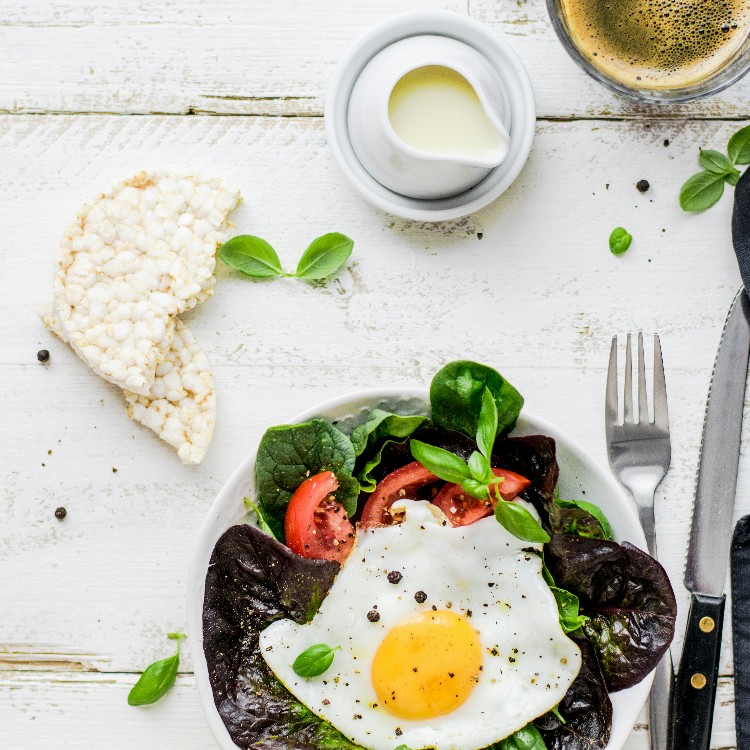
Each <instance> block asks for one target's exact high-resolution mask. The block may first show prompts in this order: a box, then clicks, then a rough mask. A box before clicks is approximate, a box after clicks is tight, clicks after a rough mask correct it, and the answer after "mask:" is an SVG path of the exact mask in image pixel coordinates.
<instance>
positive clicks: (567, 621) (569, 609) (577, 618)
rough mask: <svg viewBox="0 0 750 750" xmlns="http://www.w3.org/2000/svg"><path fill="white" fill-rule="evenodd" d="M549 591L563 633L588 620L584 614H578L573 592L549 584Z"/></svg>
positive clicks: (576, 599) (573, 630)
mask: <svg viewBox="0 0 750 750" xmlns="http://www.w3.org/2000/svg"><path fill="white" fill-rule="evenodd" d="M550 591H552V593H553V594H554V596H555V601H556V602H557V611H558V614H559V617H560V626H561V627H562V629H563V632H565V633H573V632H575V631H576V630H578V628H580V627H581V626H582V625H583V624H584V623H585V622H587V621H588V620H589V618H588V617H586V615H582V614H579V612H578V608H579V601H578V597H577V596H576V595H575V594H571V593H570V591H566V590H565V589H559V588H557V586H550Z"/></svg>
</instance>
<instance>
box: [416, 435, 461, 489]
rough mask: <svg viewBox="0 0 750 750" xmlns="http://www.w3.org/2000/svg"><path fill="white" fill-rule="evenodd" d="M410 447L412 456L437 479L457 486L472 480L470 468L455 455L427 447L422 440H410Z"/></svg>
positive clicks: (430, 446) (432, 446) (440, 449)
mask: <svg viewBox="0 0 750 750" xmlns="http://www.w3.org/2000/svg"><path fill="white" fill-rule="evenodd" d="M409 447H410V448H411V455H412V456H414V458H415V459H416V460H417V461H419V463H420V464H422V466H424V467H425V469H428V470H429V471H431V472H432V473H433V474H434V475H435V476H436V477H440V479H444V480H445V481H446V482H455V483H456V484H461V482H463V481H464V480H466V479H471V472H470V471H469V467H468V466H467V465H466V463H465V462H464V461H463V460H462V459H460V458H459V457H458V456H457V455H456V454H455V453H451V452H450V451H446V450H443V449H442V448H436V447H435V446H434V445H427V443H423V442H422V441H421V440H410V441H409Z"/></svg>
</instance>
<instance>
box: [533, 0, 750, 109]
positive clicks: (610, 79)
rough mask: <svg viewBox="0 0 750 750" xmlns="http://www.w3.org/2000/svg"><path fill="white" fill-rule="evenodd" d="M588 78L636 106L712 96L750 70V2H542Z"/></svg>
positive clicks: (693, 0)
mask: <svg viewBox="0 0 750 750" xmlns="http://www.w3.org/2000/svg"><path fill="white" fill-rule="evenodd" d="M547 7H548V9H549V13H550V17H551V18H552V24H553V26H554V27H555V31H557V34H558V36H559V37H560V40H561V41H562V43H563V45H564V46H565V48H566V49H567V50H568V52H569V53H570V55H571V56H572V57H573V59H574V60H575V61H576V62H577V63H578V64H579V65H580V66H581V67H582V68H583V69H584V70H585V71H586V72H587V73H589V74H590V75H591V76H593V77H594V78H596V79H597V80H598V81H600V82H601V83H603V84H604V85H605V86H608V87H609V88H610V89H612V90H614V91H617V92H619V93H621V94H627V95H629V96H632V97H635V98H636V99H639V100H641V101H651V102H654V101H672V102H675V101H688V100H689V99H697V98H699V97H703V96H709V95H710V94H715V93H716V92H717V91H721V90H722V89H724V88H726V87H727V86H729V85H731V84H732V83H734V82H735V81H736V80H738V79H739V78H741V77H742V76H743V75H744V74H745V73H746V72H747V71H748V69H750V0H547Z"/></svg>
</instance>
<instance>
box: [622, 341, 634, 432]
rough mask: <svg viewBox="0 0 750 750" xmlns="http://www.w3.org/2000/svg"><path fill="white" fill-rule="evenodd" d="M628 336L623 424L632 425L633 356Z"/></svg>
mask: <svg viewBox="0 0 750 750" xmlns="http://www.w3.org/2000/svg"><path fill="white" fill-rule="evenodd" d="M631 348H632V347H631V345H630V334H628V338H627V340H626V343H625V398H624V399H623V407H624V408H623V418H622V421H623V423H624V424H632V423H633V354H632V352H631Z"/></svg>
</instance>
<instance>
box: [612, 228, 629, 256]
mask: <svg viewBox="0 0 750 750" xmlns="http://www.w3.org/2000/svg"><path fill="white" fill-rule="evenodd" d="M632 241H633V235H632V234H630V233H629V232H628V230H627V229H624V228H623V227H615V229H613V230H612V233H611V234H610V235H609V252H610V253H612V255H622V254H623V253H624V252H625V251H626V250H627V249H628V248H629V247H630V243H631V242H632Z"/></svg>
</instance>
